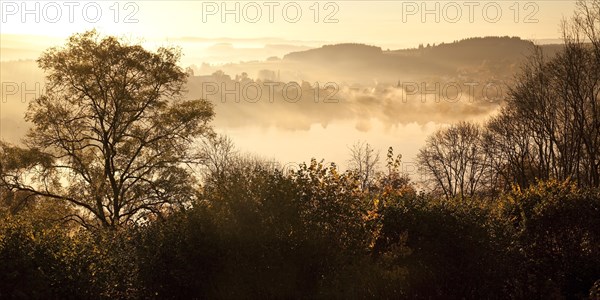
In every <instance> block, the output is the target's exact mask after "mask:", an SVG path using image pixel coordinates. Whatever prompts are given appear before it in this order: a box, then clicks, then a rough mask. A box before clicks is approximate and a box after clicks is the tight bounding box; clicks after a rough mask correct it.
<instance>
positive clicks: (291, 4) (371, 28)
mask: <svg viewBox="0 0 600 300" xmlns="http://www.w3.org/2000/svg"><path fill="white" fill-rule="evenodd" d="M1 3H2V7H1V8H2V13H1V18H2V21H1V24H0V26H1V33H2V35H7V34H19V35H44V36H55V37H66V36H69V35H71V34H72V33H75V32H80V31H82V30H84V29H90V28H97V29H99V30H100V31H101V32H103V33H107V34H116V35H124V36H129V37H131V38H133V39H141V40H145V41H147V42H158V43H164V42H173V43H175V42H177V41H178V38H182V37H199V38H204V39H206V38H232V39H237V40H239V41H238V42H235V43H234V46H239V47H262V46H263V45H264V44H265V43H268V42H274V41H275V42H276V41H277V40H273V39H281V40H280V42H282V43H296V44H298V43H305V44H311V45H315V44H322V43H337V42H360V43H368V44H376V45H378V46H382V47H384V48H387V47H390V48H398V47H410V46H416V45H417V44H418V43H435V42H437V43H439V42H452V41H453V40H457V39H462V38H465V37H473V36H504V35H510V36H520V37H522V38H525V39H556V38H557V37H558V36H559V21H560V20H561V18H563V17H567V16H569V15H570V14H571V13H572V12H573V9H574V3H575V1H560V0H547V1H522V0H514V1H399V0H391V1H370V0H369V1H367V0H362V1H352V0H351V1H254V2H251V1H154V0H151V1H119V2H116V1H82V2H73V1H27V2H25V1H2V2H1ZM268 38H270V39H271V40H269V39H268ZM243 40H246V41H243ZM2 46H3V47H7V46H9V45H6V42H5V41H3V45H2Z"/></svg>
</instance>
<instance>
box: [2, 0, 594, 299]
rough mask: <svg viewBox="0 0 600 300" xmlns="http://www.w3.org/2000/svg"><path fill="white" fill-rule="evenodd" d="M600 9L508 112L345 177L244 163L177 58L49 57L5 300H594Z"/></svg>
mask: <svg viewBox="0 0 600 300" xmlns="http://www.w3.org/2000/svg"><path fill="white" fill-rule="evenodd" d="M599 21H600V2H599V1H597V0H594V1H580V2H578V9H577V12H576V16H575V17H574V18H573V19H572V20H570V21H569V22H566V23H565V24H564V26H563V31H564V40H565V46H564V49H563V51H562V52H560V53H558V54H557V55H554V56H551V57H549V56H546V55H544V54H543V53H539V52H538V53H536V54H535V55H534V56H532V57H531V58H530V59H529V60H528V64H527V65H525V66H524V67H523V71H522V72H521V73H520V74H518V75H517V76H516V80H515V85H514V86H512V87H511V90H510V93H509V95H508V99H507V101H506V103H505V104H504V106H503V108H502V110H501V111H500V112H499V113H498V114H497V115H495V116H493V117H491V119H490V120H488V121H487V122H485V123H484V124H473V123H464V122H463V123H459V124H455V125H452V126H450V127H447V128H444V129H441V130H440V131H438V132H436V133H435V134H433V135H432V136H430V137H429V139H428V141H427V144H426V145H425V146H424V148H423V149H422V150H421V151H420V154H419V156H418V162H419V164H420V170H421V171H422V175H423V177H422V178H423V179H424V183H425V184H426V189H425V190H424V191H417V189H416V188H415V184H414V183H413V182H412V181H411V180H410V178H409V177H408V176H407V175H406V174H403V173H402V172H401V171H400V166H401V164H402V162H401V156H400V155H396V154H395V153H394V150H393V149H392V148H390V149H388V152H387V155H386V157H385V159H383V160H384V161H385V168H382V169H377V168H376V165H377V163H378V161H379V159H380V158H379V154H378V153H377V152H375V151H374V150H373V149H372V148H371V147H370V145H369V144H365V143H358V144H356V145H355V146H354V147H353V148H351V149H350V150H351V153H350V160H351V164H350V170H348V171H344V172H342V171H340V170H339V169H338V167H337V166H336V165H335V164H324V163H323V162H319V161H317V160H314V159H313V160H312V161H311V162H310V163H306V164H301V165H299V166H298V168H297V169H295V170H293V171H289V170H280V169H279V168H278V167H277V166H274V165H272V164H269V163H267V162H266V161H264V160H262V159H260V158H255V157H251V156H248V155H241V154H239V153H237V152H236V151H235V149H234V147H233V143H232V142H231V141H230V140H229V139H228V138H226V137H223V136H219V135H216V134H215V133H214V132H213V130H212V128H211V127H210V125H209V122H210V121H211V119H212V118H213V115H214V113H213V107H212V105H211V104H210V103H209V102H207V101H205V100H184V99H183V96H182V95H183V84H184V83H185V80H186V73H185V72H184V70H182V69H181V68H180V67H178V66H177V62H178V59H179V55H180V54H179V52H178V51H177V50H175V49H169V48H160V49H159V50H157V51H156V52H149V51H147V50H145V49H143V48H142V47H141V46H139V45H130V44H127V43H124V42H123V41H121V40H119V39H116V38H114V37H101V36H100V35H99V34H97V33H96V32H94V31H91V32H86V33H82V34H78V35H74V36H72V37H71V38H70V39H69V40H68V42H67V44H66V45H65V46H64V47H62V48H52V49H49V50H48V51H46V52H45V53H44V54H43V55H42V57H40V59H38V64H39V66H40V67H41V68H42V69H43V70H44V71H45V72H46V74H47V79H48V81H49V85H48V88H47V91H46V92H45V94H44V95H43V96H41V97H40V98H38V99H36V100H34V101H33V102H31V104H30V106H29V109H28V113H27V115H26V119H27V120H28V121H29V122H31V123H32V128H31V130H30V132H29V134H28V135H27V137H26V138H25V139H24V140H23V143H22V145H19V146H15V145H9V144H6V143H2V144H1V147H0V149H1V150H0V151H1V152H0V153H1V159H0V173H1V178H0V179H1V180H0V193H1V194H0V196H1V198H0V299H102V298H110V299H129V298H131V299H149V298H150V299H163V298H172V299H188V298H191V299H197V298H232V299H239V298H383V299H397V298H401V299H413V298H417V299H482V298H483V299H490V298H491V299H506V298H509V299H524V298H532V299H565V298H566V299H598V298H599V297H600V173H599V172H600V171H599V169H600V133H599V130H600V106H599V102H598V101H599V98H600V94H599V93H600V85H599V84H600V80H599V79H600V44H599V41H600V39H599V36H598V34H599V33H600V29H599V28H598V24H599V23H598V22H599Z"/></svg>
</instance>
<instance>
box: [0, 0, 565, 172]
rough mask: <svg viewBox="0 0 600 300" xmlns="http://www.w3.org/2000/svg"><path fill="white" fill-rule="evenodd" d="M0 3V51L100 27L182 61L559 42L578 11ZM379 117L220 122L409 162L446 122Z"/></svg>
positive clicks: (25, 50)
mask: <svg viewBox="0 0 600 300" xmlns="http://www.w3.org/2000/svg"><path fill="white" fill-rule="evenodd" d="M0 5H1V7H0V9H1V11H0V60H1V61H9V60H17V59H35V58H37V57H38V56H39V54H40V53H41V51H43V50H44V49H46V48H48V47H51V46H57V45H61V44H63V43H64V39H65V38H66V37H68V36H70V35H72V34H74V33H78V32H82V31H84V30H88V29H92V28H95V29H97V30H98V31H99V32H101V33H102V34H108V35H116V36H120V37H123V38H126V39H128V40H131V41H133V42H140V43H142V44H143V45H144V46H146V47H148V48H150V49H153V48H156V47H158V46H164V45H167V46H179V47H181V49H182V52H183V54H184V57H183V58H182V62H181V63H182V65H184V66H187V65H191V64H196V65H200V64H201V63H202V62H210V63H216V64H223V63H227V62H237V61H242V60H264V59H266V58H267V57H269V56H280V57H281V56H283V55H284V54H286V53H288V52H291V51H294V50H301V49H306V48H309V47H320V46H322V45H324V44H336V43H365V44H371V45H377V46H380V47H382V48H383V49H388V48H389V49H400V48H411V47H417V46H418V45H419V44H421V43H423V44H428V43H438V44H439V43H441V42H446V43H448V42H453V41H455V40H460V39H464V38H469V37H483V36H519V37H521V38H523V39H531V40H536V41H538V42H540V43H544V42H552V41H556V40H558V39H559V38H560V22H561V20H562V19H564V18H568V17H569V16H571V14H572V12H573V11H574V8H575V1H561V0H548V1H521V0H513V1H400V0H392V1H371V0H368V1H367V0H361V1H353V0H350V1H154V0H151V1H150V0H149V1H82V2H73V1H4V0H2V1H0ZM3 92H4V91H3ZM2 105H4V110H3V111H2V114H3V115H4V116H6V115H10V114H12V113H13V111H11V110H10V109H8V106H7V105H6V104H5V103H4V104H3V103H0V111H1V110H2V107H1V106H2ZM14 114H16V113H14ZM11 117H13V118H14V116H11ZM217 118H218V116H217ZM3 122H5V121H3ZM373 124H374V125H373V126H372V129H371V130H369V131H368V132H364V131H360V130H357V129H356V128H355V127H356V126H354V124H352V122H346V123H345V122H337V123H333V124H330V125H328V126H327V127H323V126H321V125H317V124H315V125H314V126H311V127H310V129H308V130H293V131H290V130H285V129H278V128H263V127H257V126H254V125H253V124H248V125H247V126H244V127H236V128H218V131H220V132H222V133H225V134H228V135H230V136H231V137H232V139H233V141H234V142H235V143H236V144H237V145H238V148H240V149H241V150H246V151H249V152H255V153H259V154H261V155H263V156H265V157H267V158H273V159H275V160H279V161H280V162H282V163H284V164H288V163H291V164H293V163H296V162H301V161H307V160H309V159H310V158H311V157H313V156H315V157H317V158H324V159H325V160H326V161H337V162H338V164H343V163H344V161H345V157H346V156H347V154H348V147H349V146H350V145H351V144H353V143H354V142H356V141H357V140H362V141H367V142H370V143H371V144H373V145H374V146H375V147H377V148H379V149H380V150H381V153H382V156H383V155H385V153H386V149H387V147H388V146H393V147H394V148H395V149H398V151H399V152H401V153H403V155H404V157H405V161H406V162H407V163H410V162H411V161H412V160H413V159H414V156H415V155H416V153H417V151H418V149H419V147H420V146H422V145H423V143H424V141H425V138H426V137H427V135H429V134H430V133H432V132H433V131H435V130H436V129H438V128H440V127H441V126H444V124H439V123H429V124H420V125H417V124H404V125H398V126H394V127H391V128H390V127H386V126H383V125H381V124H378V122H377V120H374V121H373ZM380 125H381V126H380ZM5 127H6V126H5ZM0 133H1V132H0Z"/></svg>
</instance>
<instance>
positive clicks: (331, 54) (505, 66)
mask: <svg viewBox="0 0 600 300" xmlns="http://www.w3.org/2000/svg"><path fill="white" fill-rule="evenodd" d="M533 47H534V43H533V42H531V41H527V40H522V39H520V38H518V37H483V38H469V39H464V40H461V41H455V42H453V43H448V44H439V45H434V46H421V47H419V48H413V49H402V50H392V51H383V50H382V49H381V48H380V47H376V46H370V45H364V44H338V45H326V46H323V47H321V48H316V49H310V50H305V51H299V52H292V53H289V54H287V55H285V56H284V58H283V60H284V61H289V62H300V63H307V64H313V65H319V66H330V67H335V68H336V69H343V71H344V72H360V73H361V74H363V75H368V76H372V77H376V76H380V77H381V76H383V77H385V76H388V75H392V74H414V75H422V76H427V75H440V74H444V75H446V74H453V73H455V72H457V70H460V69H465V68H470V67H478V66H485V68H488V70H489V71H493V72H494V73H495V74H496V75H498V76H508V75H510V74H513V73H514V71H515V68H516V67H517V66H518V65H519V64H520V63H521V62H522V61H523V60H524V59H525V58H526V57H527V56H528V55H529V54H531V53H532V50H533ZM542 47H543V48H544V50H545V51H546V53H547V54H549V55H554V53H556V52H557V51H558V50H559V49H560V48H561V47H560V45H543V46H542Z"/></svg>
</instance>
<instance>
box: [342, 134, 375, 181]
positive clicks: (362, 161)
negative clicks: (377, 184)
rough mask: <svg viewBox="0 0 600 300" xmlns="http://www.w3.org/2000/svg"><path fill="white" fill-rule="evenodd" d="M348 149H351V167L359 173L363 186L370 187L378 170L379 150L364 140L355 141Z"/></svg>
mask: <svg viewBox="0 0 600 300" xmlns="http://www.w3.org/2000/svg"><path fill="white" fill-rule="evenodd" d="M348 149H349V150H350V159H349V161H348V165H349V169H351V170H353V171H354V172H356V174H358V176H359V178H360V182H361V187H362V188H363V189H368V187H369V184H370V183H371V180H372V179H373V178H374V177H375V173H376V172H377V165H378V164H379V151H375V150H374V149H373V146H371V144H369V143H366V142H362V141H358V142H356V143H354V144H353V145H352V147H349V148H348Z"/></svg>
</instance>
